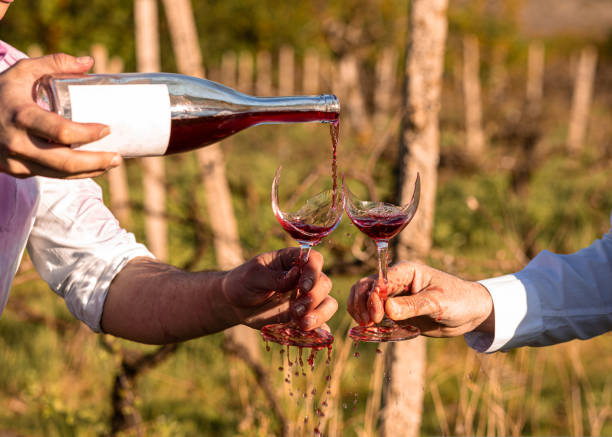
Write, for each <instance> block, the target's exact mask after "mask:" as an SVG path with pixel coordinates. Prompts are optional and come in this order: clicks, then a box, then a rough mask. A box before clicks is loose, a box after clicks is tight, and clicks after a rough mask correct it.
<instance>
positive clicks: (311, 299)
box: [291, 273, 332, 319]
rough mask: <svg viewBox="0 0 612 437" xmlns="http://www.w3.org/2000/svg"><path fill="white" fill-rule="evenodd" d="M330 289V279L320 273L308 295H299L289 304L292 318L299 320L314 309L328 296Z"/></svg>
mask: <svg viewBox="0 0 612 437" xmlns="http://www.w3.org/2000/svg"><path fill="white" fill-rule="evenodd" d="M331 288H332V281H331V279H329V277H328V276H327V275H326V274H324V273H321V274H320V276H319V279H318V280H317V282H316V283H315V285H314V286H313V287H312V289H311V290H310V291H309V292H308V293H301V294H300V296H299V297H298V298H297V299H296V300H295V302H293V303H292V304H291V311H292V313H293V316H294V317H295V318H296V319H299V318H301V317H302V316H304V314H307V313H308V312H310V311H312V310H313V309H315V308H316V307H317V306H319V304H320V303H321V302H322V301H323V300H324V299H325V298H326V297H327V296H328V295H329V292H330V291H331Z"/></svg>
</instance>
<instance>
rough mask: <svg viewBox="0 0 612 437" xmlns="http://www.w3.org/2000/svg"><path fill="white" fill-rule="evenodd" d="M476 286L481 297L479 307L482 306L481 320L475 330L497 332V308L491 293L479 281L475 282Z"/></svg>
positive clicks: (486, 332)
mask: <svg viewBox="0 0 612 437" xmlns="http://www.w3.org/2000/svg"><path fill="white" fill-rule="evenodd" d="M474 286H475V287H476V288H477V292H478V295H479V296H480V297H479V302H480V305H479V308H481V313H482V316H481V320H482V321H481V322H480V323H479V324H478V326H476V328H475V329H474V332H481V333H483V334H490V335H494V334H495V308H494V305H493V298H492V297H491V294H490V293H489V290H488V289H487V288H486V287H485V286H484V285H482V284H481V283H479V282H474Z"/></svg>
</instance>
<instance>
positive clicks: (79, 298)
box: [0, 41, 153, 332]
mask: <svg viewBox="0 0 612 437" xmlns="http://www.w3.org/2000/svg"><path fill="white" fill-rule="evenodd" d="M25 57H26V55H24V54H23V53H21V52H20V51H19V50H17V49H15V48H13V47H11V46H10V45H8V44H6V43H4V42H3V41H0V72H2V71H4V70H6V69H7V68H9V67H10V66H11V65H13V64H14V63H15V62H17V61H18V60H19V59H23V58H25ZM26 244H27V249H28V253H29V255H30V258H31V259H32V262H33V264H34V267H35V268H36V270H37V271H38V273H39V274H40V276H41V277H42V278H43V279H44V280H45V281H46V282H47V283H48V284H49V286H50V287H51V289H52V290H53V291H54V292H55V293H57V294H58V295H60V296H62V297H63V298H64V300H65V302H66V306H67V307H68V310H69V311H70V312H71V313H72V314H73V315H74V316H75V317H77V318H78V319H80V320H82V321H83V322H85V323H86V324H87V325H88V326H89V327H90V328H91V329H92V330H94V331H96V332H97V331H100V318H101V315H102V309H103V306H104V300H105V299H106V294H107V292H108V289H109V287H110V283H111V281H112V280H113V278H114V277H115V275H116V274H117V273H119V272H120V271H121V269H122V268H123V267H124V266H125V264H126V263H127V262H128V261H129V260H130V259H132V258H134V257H137V256H149V257H152V256H153V255H151V253H150V252H149V251H148V250H147V249H146V248H145V247H144V246H143V245H141V244H138V243H136V240H135V239H134V236H133V235H132V234H131V233H128V232H126V231H125V230H123V229H121V227H120V226H119V223H118V222H117V220H116V219H115V217H114V216H113V215H112V213H111V212H110V211H109V210H108V209H107V208H106V207H105V206H104V202H103V200H102V190H101V189H100V187H99V186H98V185H97V184H96V183H95V182H94V181H92V180H91V179H78V180H62V179H50V178H44V177H32V178H27V179H17V178H14V177H12V176H9V175H7V174H5V173H0V313H2V310H3V309H4V307H5V305H6V302H7V299H8V295H9V291H10V288H11V283H12V281H13V278H14V276H15V273H16V272H17V268H18V267H19V263H20V261H21V257H22V255H23V252H24V249H25V247H26Z"/></svg>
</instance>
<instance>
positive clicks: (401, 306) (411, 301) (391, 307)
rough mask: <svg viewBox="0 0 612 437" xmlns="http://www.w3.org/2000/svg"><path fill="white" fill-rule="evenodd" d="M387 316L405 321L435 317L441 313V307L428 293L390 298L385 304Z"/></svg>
mask: <svg viewBox="0 0 612 437" xmlns="http://www.w3.org/2000/svg"><path fill="white" fill-rule="evenodd" d="M385 310H386V313H387V316H389V318H390V319H393V320H405V319H409V318H412V317H417V316H435V315H436V314H438V313H439V312H440V308H439V305H437V304H436V302H435V301H434V300H432V299H431V298H430V297H429V296H428V294H427V292H426V291H424V292H421V293H417V294H415V295H412V296H400V297H390V298H388V299H387V302H386V303H385Z"/></svg>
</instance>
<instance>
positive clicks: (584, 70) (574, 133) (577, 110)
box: [567, 46, 597, 154]
mask: <svg viewBox="0 0 612 437" xmlns="http://www.w3.org/2000/svg"><path fill="white" fill-rule="evenodd" d="M596 67H597V49H595V47H592V46H587V47H585V48H583V49H582V51H581V52H580V59H579V61H578V71H577V72H576V78H575V80H574V94H573V97H572V109H571V114H570V121H569V129H568V134H567V147H568V149H569V151H570V153H572V154H577V153H580V151H581V150H582V149H583V147H584V137H585V135H586V130H587V125H588V121H589V112H590V107H591V100H592V99H593V84H594V82H595V70H596Z"/></svg>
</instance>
